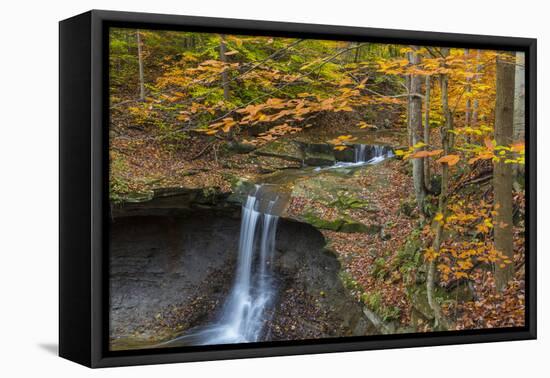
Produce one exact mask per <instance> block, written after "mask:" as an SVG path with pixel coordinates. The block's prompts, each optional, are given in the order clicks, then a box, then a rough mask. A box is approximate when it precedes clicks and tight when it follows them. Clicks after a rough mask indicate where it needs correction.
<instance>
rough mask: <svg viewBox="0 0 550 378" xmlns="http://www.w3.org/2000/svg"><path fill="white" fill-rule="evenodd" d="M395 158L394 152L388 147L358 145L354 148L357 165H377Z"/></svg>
mask: <svg viewBox="0 0 550 378" xmlns="http://www.w3.org/2000/svg"><path fill="white" fill-rule="evenodd" d="M392 156H393V151H392V149H391V148H390V147H388V146H381V145H372V146H369V145H366V144H356V145H355V146H354V160H355V163H369V164H375V163H378V162H380V161H382V160H384V159H387V158H389V157H392Z"/></svg>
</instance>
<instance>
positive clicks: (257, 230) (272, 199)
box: [162, 185, 282, 346]
mask: <svg viewBox="0 0 550 378" xmlns="http://www.w3.org/2000/svg"><path fill="white" fill-rule="evenodd" d="M267 188H268V187H267V186H261V185H256V187H255V190H254V192H253V193H251V194H249V195H248V197H247V199H246V202H245V204H244V205H243V207H242V217H241V230H240V237H239V251H238V258H237V271H236V276H235V282H234V284H233V287H232V289H231V292H230V294H229V296H228V298H227V299H226V302H225V303H224V306H223V309H222V312H221V315H220V316H219V318H218V320H217V321H216V322H215V323H214V324H212V325H208V326H204V327H198V328H195V329H193V330H190V331H189V332H187V333H186V334H185V335H183V336H180V337H178V338H176V339H174V340H171V341H169V342H167V343H164V344H163V345H162V346H176V345H208V344H230V343H231V344H233V343H247V342H255V341H260V340H261V339H262V337H263V336H264V333H265V324H266V322H267V321H268V320H269V319H268V312H269V311H267V310H269V308H270V307H271V305H272V304H273V302H274V299H275V296H276V288H275V282H274V277H273V271H272V266H273V255H274V252H275V236H276V233H277V221H278V219H279V217H278V216H277V215H275V214H277V213H278V212H279V211H280V207H281V201H282V199H281V198H280V197H279V195H278V194H277V193H276V192H274V191H270V190H269V189H267Z"/></svg>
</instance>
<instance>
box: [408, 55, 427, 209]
mask: <svg viewBox="0 0 550 378" xmlns="http://www.w3.org/2000/svg"><path fill="white" fill-rule="evenodd" d="M414 50H415V51H413V52H411V53H409V62H410V64H411V65H413V66H417V65H419V64H420V55H419V54H418V53H417V52H416V48H414ZM421 92H422V82H421V77H420V76H419V75H411V78H410V94H409V101H410V106H409V108H410V114H409V117H410V123H409V124H410V127H411V130H410V132H411V135H412V144H413V145H415V144H417V143H420V142H423V141H424V130H423V127H422V98H420V97H419V94H420V93H421ZM421 149H423V148H421ZM412 167H413V185H414V193H415V196H416V203H417V205H418V210H419V211H420V214H424V200H425V197H426V188H425V186H424V159H422V158H418V159H412Z"/></svg>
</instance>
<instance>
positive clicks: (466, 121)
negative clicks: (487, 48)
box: [464, 49, 472, 143]
mask: <svg viewBox="0 0 550 378" xmlns="http://www.w3.org/2000/svg"><path fill="white" fill-rule="evenodd" d="M468 59H470V49H464V65H466V66H467V67H468ZM469 72H470V70H469V68H467V69H466V73H469ZM471 81H472V79H471V78H470V77H469V76H468V77H467V78H466V87H465V88H464V92H465V93H464V94H465V95H466V109H465V111H464V126H466V127H469V126H470V125H471V114H472V99H471V97H470V94H471V92H472V86H471V84H470V83H471ZM467 141H468V143H470V135H469V134H468V137H467Z"/></svg>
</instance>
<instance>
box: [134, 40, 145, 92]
mask: <svg viewBox="0 0 550 378" xmlns="http://www.w3.org/2000/svg"><path fill="white" fill-rule="evenodd" d="M136 39H137V48H138V66H139V99H140V101H143V100H145V79H144V73H143V51H142V46H141V33H140V32H139V30H137V31H136Z"/></svg>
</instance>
